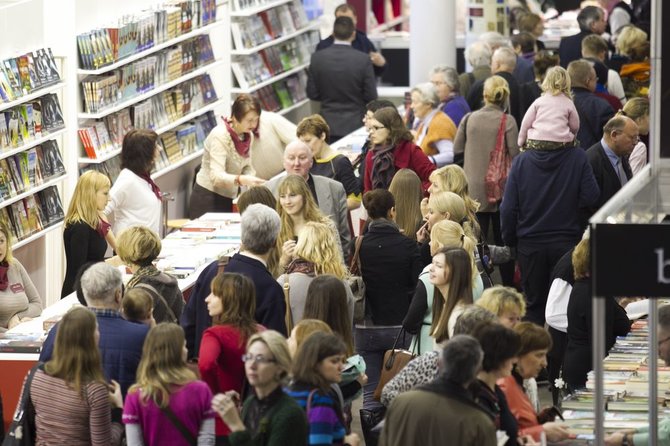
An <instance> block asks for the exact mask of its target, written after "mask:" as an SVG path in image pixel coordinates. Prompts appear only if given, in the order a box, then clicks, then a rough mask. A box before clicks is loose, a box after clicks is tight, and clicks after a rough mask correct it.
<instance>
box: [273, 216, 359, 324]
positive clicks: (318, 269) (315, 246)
mask: <svg viewBox="0 0 670 446" xmlns="http://www.w3.org/2000/svg"><path fill="white" fill-rule="evenodd" d="M324 274H331V275H333V276H335V277H336V278H337V279H339V280H340V281H342V283H343V284H344V285H345V288H346V290H347V299H346V300H347V307H348V309H349V314H348V319H349V321H350V323H353V317H354V313H353V311H354V296H353V294H352V293H351V288H350V287H349V286H347V284H346V283H345V282H344V280H345V279H346V278H347V277H348V276H349V272H348V271H347V267H346V266H345V265H344V262H343V260H342V254H341V253H340V251H339V245H338V243H337V238H335V237H334V235H333V230H332V226H331V225H329V224H326V223H317V222H307V223H305V225H304V226H303V228H302V230H301V231H300V235H299V236H298V242H297V243H296V246H295V251H294V254H293V260H291V262H290V263H289V264H288V265H287V266H286V273H285V274H282V275H281V276H279V278H278V279H277V282H279V284H280V285H282V286H283V287H284V288H285V290H286V289H288V296H289V299H288V300H289V304H290V306H291V316H292V320H293V322H294V323H297V322H299V321H300V320H301V319H302V313H303V310H304V307H305V301H306V299H307V289H308V288H309V285H310V284H311V283H312V281H313V280H314V278H315V277H317V276H321V275H324ZM285 293H286V291H285Z"/></svg>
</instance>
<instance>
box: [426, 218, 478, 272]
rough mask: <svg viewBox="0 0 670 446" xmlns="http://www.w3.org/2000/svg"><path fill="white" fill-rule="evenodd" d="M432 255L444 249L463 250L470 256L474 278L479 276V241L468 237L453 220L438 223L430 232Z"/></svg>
mask: <svg viewBox="0 0 670 446" xmlns="http://www.w3.org/2000/svg"><path fill="white" fill-rule="evenodd" d="M430 243H431V245H430V254H431V255H435V254H437V252H438V251H439V250H440V249H442V248H463V249H464V250H465V252H467V253H468V255H469V256H470V263H471V265H470V266H471V268H472V278H473V279H474V278H475V277H477V276H478V275H479V271H478V270H477V268H476V265H475V249H477V241H476V240H475V239H473V238H472V237H470V236H469V235H467V234H466V233H465V230H464V229H463V227H462V226H461V225H460V224H458V223H457V222H455V221H452V220H442V221H438V222H437V223H435V224H434V225H433V228H432V229H431V230H430Z"/></svg>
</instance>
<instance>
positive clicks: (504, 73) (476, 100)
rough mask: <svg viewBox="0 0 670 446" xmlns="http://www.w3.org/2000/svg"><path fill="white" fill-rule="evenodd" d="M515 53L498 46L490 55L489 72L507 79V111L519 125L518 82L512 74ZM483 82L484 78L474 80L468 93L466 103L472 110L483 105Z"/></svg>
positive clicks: (507, 48) (514, 65)
mask: <svg viewBox="0 0 670 446" xmlns="http://www.w3.org/2000/svg"><path fill="white" fill-rule="evenodd" d="M516 57H517V56H516V53H515V52H514V50H513V49H512V48H510V47H506V46H503V47H500V48H498V49H497V50H495V52H494V53H493V57H491V72H492V73H493V75H495V76H500V77H502V78H503V79H505V80H506V81H507V85H508V86H509V113H510V114H511V115H512V116H514V119H515V120H516V123H517V125H519V126H520V125H521V119H522V118H523V116H521V113H520V108H519V82H518V81H517V80H516V78H515V77H514V75H513V74H512V73H513V72H514V69H515V68H516ZM484 82H486V79H483V80H480V81H477V82H475V84H474V85H473V86H472V88H471V89H470V93H469V94H468V105H469V106H470V109H471V110H472V111H475V110H479V109H480V108H482V107H483V106H484Z"/></svg>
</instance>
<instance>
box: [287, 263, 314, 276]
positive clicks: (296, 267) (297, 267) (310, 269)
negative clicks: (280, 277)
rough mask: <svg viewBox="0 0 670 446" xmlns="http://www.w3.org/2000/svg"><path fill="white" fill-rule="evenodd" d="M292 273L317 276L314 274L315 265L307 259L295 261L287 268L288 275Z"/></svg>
mask: <svg viewBox="0 0 670 446" xmlns="http://www.w3.org/2000/svg"><path fill="white" fill-rule="evenodd" d="M291 273H303V274H307V275H308V276H310V277H314V276H315V275H316V273H315V272H314V264H313V263H312V262H308V261H307V260H305V259H293V260H292V261H291V263H289V264H288V266H287V267H286V274H291Z"/></svg>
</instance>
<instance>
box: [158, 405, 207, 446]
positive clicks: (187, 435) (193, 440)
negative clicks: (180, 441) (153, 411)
mask: <svg viewBox="0 0 670 446" xmlns="http://www.w3.org/2000/svg"><path fill="white" fill-rule="evenodd" d="M160 409H161V412H162V413H163V415H165V416H166V417H167V419H168V420H170V423H172V425H173V426H174V427H176V428H177V430H178V431H179V433H180V434H181V435H182V437H184V439H185V440H186V441H187V442H188V444H190V445H191V446H197V444H198V438H197V437H196V436H195V435H193V433H192V432H191V431H189V430H188V428H187V427H186V426H185V425H184V423H182V422H181V421H179V418H177V415H176V414H175V413H174V412H173V411H172V409H170V406H167V407H161V408H160Z"/></svg>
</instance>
